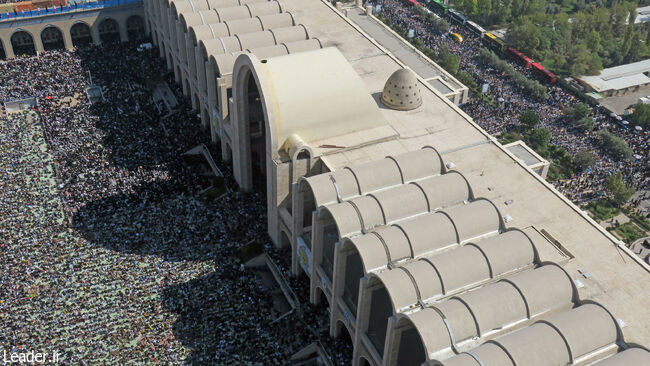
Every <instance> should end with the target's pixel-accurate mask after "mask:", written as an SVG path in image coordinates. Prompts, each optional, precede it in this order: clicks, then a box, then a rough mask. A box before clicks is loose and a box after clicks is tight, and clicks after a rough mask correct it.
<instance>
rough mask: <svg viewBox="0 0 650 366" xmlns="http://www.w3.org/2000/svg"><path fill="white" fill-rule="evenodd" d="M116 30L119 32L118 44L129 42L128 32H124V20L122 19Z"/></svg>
mask: <svg viewBox="0 0 650 366" xmlns="http://www.w3.org/2000/svg"><path fill="white" fill-rule="evenodd" d="M117 25H118V27H117V28H118V30H119V31H120V42H128V41H129V32H128V31H127V30H126V19H123V21H121V22H118V23H117Z"/></svg>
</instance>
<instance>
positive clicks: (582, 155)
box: [573, 150, 596, 172]
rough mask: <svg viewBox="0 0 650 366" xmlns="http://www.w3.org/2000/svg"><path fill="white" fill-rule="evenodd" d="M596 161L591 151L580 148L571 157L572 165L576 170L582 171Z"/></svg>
mask: <svg viewBox="0 0 650 366" xmlns="http://www.w3.org/2000/svg"><path fill="white" fill-rule="evenodd" d="M595 163H596V158H594V154H592V153H591V151H587V150H580V151H578V152H577V153H576V155H575V156H574V157H573V166H574V168H575V170H576V171H578V172H582V171H584V170H585V169H587V168H589V167H590V166H592V165H594V164H595Z"/></svg>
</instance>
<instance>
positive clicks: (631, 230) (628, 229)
mask: <svg viewBox="0 0 650 366" xmlns="http://www.w3.org/2000/svg"><path fill="white" fill-rule="evenodd" d="M614 231H616V233H617V234H618V235H620V237H621V238H622V239H623V241H624V242H626V243H628V244H630V243H632V242H633V241H635V240H637V239H640V238H643V237H644V236H645V232H644V231H643V230H641V229H640V228H639V227H638V226H636V225H635V224H634V223H633V222H626V223H625V224H622V225H618V226H616V227H615V228H614Z"/></svg>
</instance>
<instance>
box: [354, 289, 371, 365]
mask: <svg viewBox="0 0 650 366" xmlns="http://www.w3.org/2000/svg"><path fill="white" fill-rule="evenodd" d="M369 293H370V291H369V289H368V278H367V277H362V278H361V282H360V283H359V302H358V304H357V324H356V326H355V327H354V329H356V333H355V335H354V341H353V342H354V343H353V344H352V347H353V350H354V351H353V353H352V365H353V366H358V365H359V363H360V362H359V357H361V355H362V352H361V334H363V333H364V332H365V331H366V329H368V319H367V318H368V317H367V316H364V315H365V314H367V313H368V310H369V309H368V308H369V307H370V299H369V298H368V297H369V296H368V294H369Z"/></svg>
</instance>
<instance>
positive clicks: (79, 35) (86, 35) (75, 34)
mask: <svg viewBox="0 0 650 366" xmlns="http://www.w3.org/2000/svg"><path fill="white" fill-rule="evenodd" d="M70 38H72V45H73V46H74V47H82V46H85V45H88V44H90V43H92V41H93V37H92V36H91V35H90V27H89V26H88V24H86V23H77V24H75V25H73V26H72V28H70Z"/></svg>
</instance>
